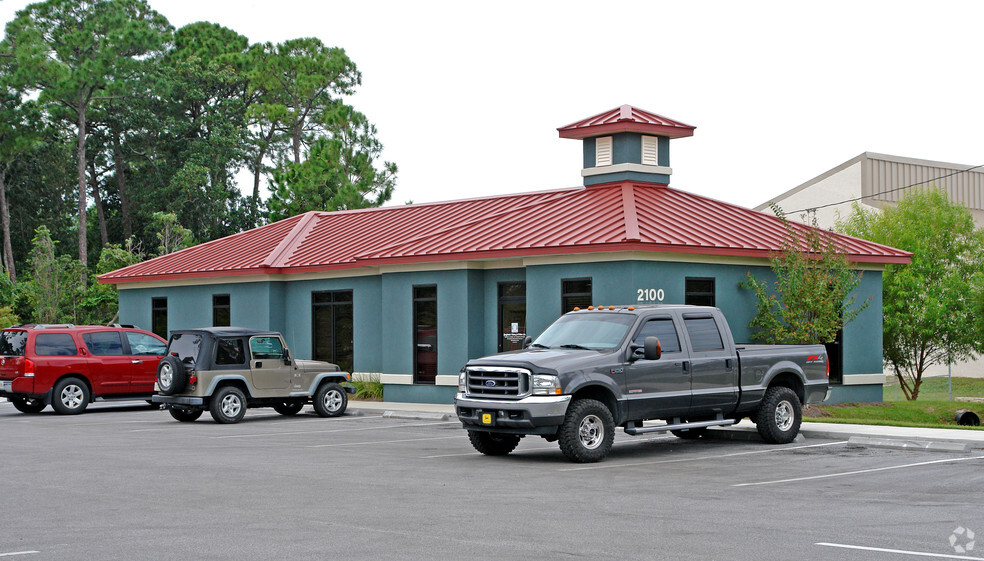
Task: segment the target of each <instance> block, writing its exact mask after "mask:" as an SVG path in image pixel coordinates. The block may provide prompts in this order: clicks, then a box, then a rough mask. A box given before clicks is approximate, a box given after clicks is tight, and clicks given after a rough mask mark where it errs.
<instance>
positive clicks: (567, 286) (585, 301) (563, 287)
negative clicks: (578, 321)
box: [560, 278, 591, 314]
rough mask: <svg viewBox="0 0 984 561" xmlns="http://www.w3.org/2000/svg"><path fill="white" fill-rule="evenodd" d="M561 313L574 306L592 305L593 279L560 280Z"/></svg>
mask: <svg viewBox="0 0 984 561" xmlns="http://www.w3.org/2000/svg"><path fill="white" fill-rule="evenodd" d="M560 301H561V306H560V307H561V310H560V313H561V314H566V313H567V312H569V311H571V310H573V309H574V308H581V309H584V308H587V307H588V306H590V305H591V279H590V278H586V279H563V280H561V281H560Z"/></svg>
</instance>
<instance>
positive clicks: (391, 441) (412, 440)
mask: <svg viewBox="0 0 984 561" xmlns="http://www.w3.org/2000/svg"><path fill="white" fill-rule="evenodd" d="M451 438H461V436H460V435H459V436H432V437H429V438H407V439H404V440H370V441H367V442H340V443H338V444H312V445H310V446H305V448H335V447H338V446H365V445H367V444H395V443H399V442H421V441H424V440H449V439H451Z"/></svg>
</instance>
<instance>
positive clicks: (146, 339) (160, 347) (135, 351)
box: [126, 331, 167, 356]
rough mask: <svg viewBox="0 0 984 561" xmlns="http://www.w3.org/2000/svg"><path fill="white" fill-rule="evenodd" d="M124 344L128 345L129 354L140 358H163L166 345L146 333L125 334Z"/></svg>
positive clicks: (131, 332) (130, 332)
mask: <svg viewBox="0 0 984 561" xmlns="http://www.w3.org/2000/svg"><path fill="white" fill-rule="evenodd" d="M126 342H127V343H130V354H131V355H141V356H164V349H165V348H167V345H166V344H164V343H162V342H161V341H158V340H157V339H155V338H154V337H151V336H150V335H147V334H146V333H135V332H133V331H127V332H126Z"/></svg>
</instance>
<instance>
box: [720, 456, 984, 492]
mask: <svg viewBox="0 0 984 561" xmlns="http://www.w3.org/2000/svg"><path fill="white" fill-rule="evenodd" d="M981 459H984V456H974V457H971V458H949V459H946V460H933V461H930V462H916V463H914V464H902V465H898V466H885V467H880V468H871V469H859V470H855V471H843V472H840V473H825V474H823V475H810V476H807V477H793V478H791V479H777V480H775V481H759V482H757V483H737V484H735V485H732V487H752V486H755V485H778V484H781V483H796V482H798V481H811V480H814V479H830V478H831V477H847V476H849V475H861V474H865V473H875V472H879V471H889V470H893V469H904V468H910V467H919V466H930V465H934V464H947V463H954V462H966V461H967V460H981Z"/></svg>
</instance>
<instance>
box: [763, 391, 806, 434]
mask: <svg viewBox="0 0 984 561" xmlns="http://www.w3.org/2000/svg"><path fill="white" fill-rule="evenodd" d="M801 422H803V407H802V406H801V405H800V400H799V398H798V397H796V392H794V391H793V390H791V389H789V388H787V387H784V386H772V387H771V388H769V389H767V390H766V391H765V397H764V398H762V403H761V404H760V405H759V408H758V413H757V414H756V415H755V425H756V428H758V433H759V435H760V436H761V437H762V440H764V441H766V442H768V443H769V444H789V443H790V442H792V441H793V439H794V438H796V435H797V434H798V433H799V428H800V423H801Z"/></svg>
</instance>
